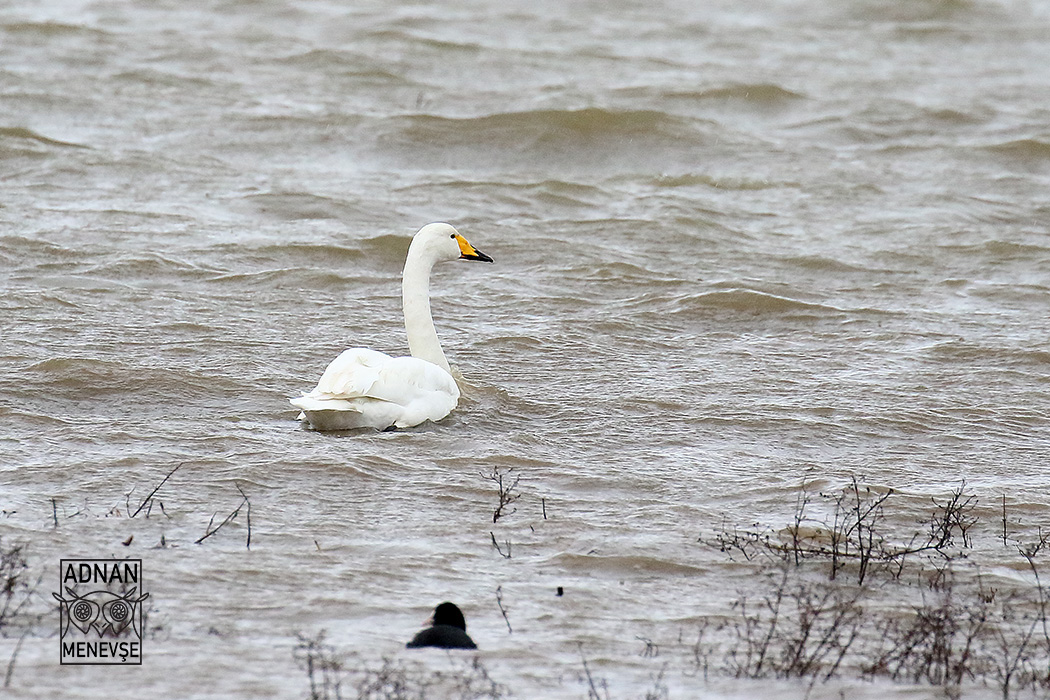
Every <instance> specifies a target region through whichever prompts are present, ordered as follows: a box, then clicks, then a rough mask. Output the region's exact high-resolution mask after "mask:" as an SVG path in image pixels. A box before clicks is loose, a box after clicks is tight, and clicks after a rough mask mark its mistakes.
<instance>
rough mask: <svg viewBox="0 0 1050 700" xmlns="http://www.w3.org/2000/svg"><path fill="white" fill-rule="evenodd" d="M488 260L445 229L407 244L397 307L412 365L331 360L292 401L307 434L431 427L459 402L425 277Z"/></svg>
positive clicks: (353, 354) (394, 360)
mask: <svg viewBox="0 0 1050 700" xmlns="http://www.w3.org/2000/svg"><path fill="white" fill-rule="evenodd" d="M457 258H462V259H464V260H481V261H484V262H492V258H490V257H489V256H487V255H485V254H484V253H482V252H481V251H479V250H477V249H475V248H474V246H472V245H471V244H470V243H468V242H467V239H465V238H463V236H461V235H460V234H459V232H458V231H456V229H454V228H453V227H452V226H450V225H448V224H443V223H436V224H427V225H426V226H424V227H423V228H421V229H419V232H418V233H416V235H415V236H414V237H413V238H412V244H411V245H410V246H409V248H408V257H407V258H406V260H405V269H404V272H402V274H401V306H402V309H403V310H404V314H405V330H406V331H407V332H408V348H409V351H410V352H411V353H412V355H411V357H391V356H390V355H386V354H384V353H381V352H377V351H375V350H369V349H367V348H350V349H349V350H344V351H343V353H342V354H340V355H339V357H337V358H335V359H334V360H332V363H331V364H329V365H328V368H327V369H326V370H325V371H324V374H322V375H321V379H320V381H319V382H317V387H316V388H315V389H314V390H313V391H311V392H310V393H308V394H303V395H302V396H300V397H299V398H297V399H291V403H292V405H293V406H295V407H297V408H300V409H302V413H301V414H299V419H300V420H305V421H307V422H309V424H310V427H312V428H313V429H314V430H352V429H354V428H375V429H376V430H386V429H388V428H410V427H412V426H414V425H419V424H420V423H422V422H424V421H428V420H430V421H438V420H441V419H442V418H444V417H445V416H447V415H448V414H449V413H450V412H451V411H452V409H454V408H455V407H456V404H457V403H458V402H459V386H457V384H456V380H455V379H454V378H453V376H452V374H451V371H450V369H449V366H448V360H446V359H445V353H444V352H442V351H441V343H440V342H439V341H438V337H437V331H435V330H434V319H433V318H432V316H431V314H430V271H431V269H432V268H433V267H434V263H436V262H441V261H443V260H455V259H457Z"/></svg>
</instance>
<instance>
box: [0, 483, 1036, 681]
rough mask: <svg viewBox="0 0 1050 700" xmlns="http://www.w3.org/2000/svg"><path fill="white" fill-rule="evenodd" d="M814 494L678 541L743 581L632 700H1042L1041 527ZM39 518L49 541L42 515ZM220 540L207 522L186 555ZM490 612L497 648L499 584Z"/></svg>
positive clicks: (381, 672)
mask: <svg viewBox="0 0 1050 700" xmlns="http://www.w3.org/2000/svg"><path fill="white" fill-rule="evenodd" d="M176 469H177V468H176ZM174 471H175V470H172V472H170V473H169V474H168V475H167V476H165V477H164V481H162V482H161V483H160V484H159V485H158V487H157V488H155V489H154V490H153V491H152V492H151V493H150V495H149V496H147V498H146V499H145V500H144V501H143V503H142V505H139V507H138V509H137V510H136V509H135V508H132V507H131V504H130V501H129V502H128V504H127V505H128V508H127V511H126V515H127V517H128V518H129V520H130V519H132V518H134V517H135V516H136V515H138V514H139V513H140V512H141V511H143V510H144V508H145V507H146V506H147V505H148V506H149V507H152V500H153V498H154V497H155V496H156V493H157V491H158V489H159V488H160V486H161V485H163V484H164V482H165V481H167V479H168V477H170V476H171V475H172V474H173V473H174ZM522 476H523V475H522V474H521V473H518V472H513V473H512V472H509V471H508V472H501V471H500V470H498V469H494V470H493V471H492V473H491V474H482V475H481V477H482V478H483V479H485V480H487V481H488V482H489V483H491V484H492V485H493V487H494V489H495V503H496V505H495V509H494V510H493V511H492V516H491V517H492V520H493V523H496V522H497V521H499V523H500V524H503V522H504V520H507V519H510V520H515V518H513V517H512V516H513V514H514V513H515V509H514V507H513V506H514V505H515V504H517V503H521V502H525V501H529V500H533V499H535V500H536V501H537V503H539V504H541V505H542V512H543V517H544V519H546V518H547V503H546V499H540V498H539V496H538V495H535V494H533V493H525V494H523V493H522V492H521V483H522V482H521V479H522ZM815 484H816V482H812V481H810V482H807V481H804V482H802V483H801V484H800V485H799V486H798V487H797V489H796V490H795V493H794V505H793V509H792V510H791V511H790V512H788V510H787V509H786V510H785V512H784V514H783V515H782V516H781V518H780V522H779V523H778V524H770V523H754V524H751V525H748V526H740V525H736V524H733V523H731V522H730V520H729V518H728V517H727V516H723V519H722V522H721V523H720V524H718V525H717V526H715V527H711V528H709V529H708V530H707V531H706V532H705V534H704V535H702V536H700V537H698V538H697V539H696V542H695V546H696V547H699V548H702V549H704V550H706V551H707V552H708V553H713V554H714V555H715V557H716V558H723V559H724V560H725V561H727V562H731V563H733V565H734V566H735V567H736V568H737V571H738V573H741V574H742V575H743V576H745V577H746V579H747V580H748V582H749V583H748V584H747V589H746V591H738V592H737V593H736V594H735V597H734V596H733V595H732V594H730V595H729V598H728V600H729V602H728V604H727V605H725V606H724V607H723V608H722V609H721V610H720V611H719V612H718V613H717V614H708V615H703V616H698V617H696V618H695V620H694V621H693V622H685V623H676V626H675V628H674V629H673V630H672V629H668V630H666V631H665V632H664V633H662V634H661V635H659V636H660V638H658V639H649V638H644V637H638V638H637V639H638V640H639V641H640V643H642V644H644V648H643V649H642V650H641V652H639V655H640V656H642V657H645V658H647V659H652V662H651V663H652V666H651V668H650V671H649V677H648V681H647V682H648V684H649V690H648V691H647V692H646V693H645V695H644V697H645V699H646V700H658V699H660V698H671V697H674V696H675V692H673V691H672V688H687V689H691V688H702V687H704V686H707V685H709V684H717V683H719V681H720V680H727V679H728V680H736V681H744V682H746V681H747V680H749V679H750V680H755V681H759V682H770V681H776V682H788V683H791V684H793V685H795V686H796V687H797V688H798V689H799V694H800V695H807V696H808V695H810V694H811V693H812V692H813V691H814V690H815V689H818V688H820V687H822V686H823V685H824V684H827V683H835V682H838V683H845V684H856V683H858V682H868V683H875V684H877V683H888V684H893V685H898V686H900V687H901V688H902V689H904V688H915V687H919V688H921V687H928V688H931V689H935V690H936V691H937V692H938V693H939V694H941V695H943V696H944V697H947V698H950V699H953V700H954V699H955V698H963V697H968V696H972V695H979V696H980V697H1000V698H1003V700H1011V698H1023V697H1047V696H1048V695H1050V570H1048V568H1047V566H1048V564H1047V560H1048V557H1050V530H1044V529H1043V528H1042V527H1041V526H1040V525H1038V524H1035V523H1028V522H1022V520H1021V518H1022V517H1028V516H1030V515H1031V513H1032V511H1031V508H1030V507H1029V506H1028V505H1025V504H1021V503H1014V502H1013V501H1012V500H1011V499H1010V498H1009V497H1008V496H1007V495H1005V494H996V495H991V496H988V495H985V496H982V497H979V496H978V494H977V493H976V492H974V491H973V490H972V489H970V488H968V486H967V484H966V483H965V482H962V483H960V484H959V485H958V486H957V487H956V488H954V489H952V490H950V491H948V492H946V493H943V494H941V495H939V496H925V497H923V496H919V495H916V494H914V493H904V492H900V491H895V490H893V489H888V488H878V487H874V486H869V485H866V484H865V483H864V480H863V479H862V478H860V477H857V476H850V477H848V479H847V480H845V481H839V482H837V484H832V483H831V482H828V481H822V482H821V484H822V486H821V487H820V488H818V487H817V486H816V485H815ZM238 491H239V495H240V497H241V503H240V506H238V507H237V508H236V509H235V510H234V511H233V512H232V513H231V514H230V515H229V516H228V517H227V518H226V520H225V521H224V522H223V523H222V525H226V524H229V523H230V522H231V521H233V520H241V518H239V517H238V516H239V515H244V518H243V520H244V522H243V523H239V528H240V529H241V530H244V531H246V534H247V537H248V539H246V541H245V547H246V548H250V546H251V545H250V542H251V541H250V527H251V525H250V520H248V517H249V516H248V515H247V513H248V512H249V511H248V510H245V511H244V513H241V510H242V507H244V508H247V509H250V508H251V506H250V504H249V502H248V497H247V496H246V495H245V494H244V492H243V491H242V490H240V489H239V487H238ZM125 500H129V499H125ZM982 501H983V502H982ZM51 505H52V510H54V503H52V504H51ZM785 506H786V507H787V508H790V506H787V504H785ZM161 512H162V513H164V514H165V515H166V513H165V512H164V511H163V507H162V506H161ZM78 514H80V513H79V512H78ZM111 514H113V511H110V512H109V513H108V514H107V516H108V515H111ZM52 515H55V514H54V513H52ZM148 516H149V513H148V511H147V517H148ZM769 520H773V521H776V520H777V518H776V517H775V516H771V517H770V518H769ZM54 521H55V526H56V527H57V526H58V519H57V515H55V517H54ZM213 521H214V517H213ZM222 525H220V526H219V527H214V523H209V525H208V527H207V528H206V530H205V532H206V535H205V537H202V538H201V540H203V539H205V538H206V537H207V536H208V535H209V534H215V533H216V532H217V531H218V530H219V529H220V528H221V527H222ZM526 527H530V528H531V526H529V525H526ZM707 533H709V534H707ZM487 534H489V535H490V538H491V540H492V544H493V547H494V549H496V552H497V554H499V555H500V556H501V557H502V558H503V559H509V558H510V555H511V541H510V538H509V536H507V539H505V540H504V541H503V543H502V544H501V543H499V542H498V541H497V540H496V535H495V533H494V532H492V531H490V532H488V533H487ZM235 536H236V535H235ZM129 541H130V538H129ZM198 542H200V540H198ZM159 546H165V544H164V543H163V542H162V543H161V545H159ZM30 563H31V562H30V552H29V551H28V549H27V547H26V546H25V545H24V544H21V543H18V542H13V541H12V540H11V539H10V538H5V539H3V540H0V636H3V637H6V638H8V639H11V638H16V639H17V640H18V641H17V644H16V645H15V646H14V650H13V653H12V654H10V656H9V658H4V659H0V669H2V671H0V675H2V677H3V684H4V685H5V686H6V685H9V684H10V681H11V677H12V673H13V671H14V669H15V666H16V663H17V657H18V653H19V650H20V648H21V646H22V642H23V641H24V640H25V638H26V637H27V636H29V635H33V634H35V633H34V631H33V630H34V629H36V628H37V626H38V624H39V622H40V620H41V619H43V617H44V615H45V614H48V613H50V611H42V610H39V609H36V608H39V607H40V606H39V605H37V606H34V605H31V601H32V599H33V593H34V591H35V590H36V589H37V588H38V587H39V585H40V583H41V581H40V580H35V581H34V580H33V579H32V578H31V575H30V572H31V571H32V570H33V568H32V567H31V566H30ZM700 583H701V584H702V581H701V582H700ZM493 605H494V606H496V608H498V611H497V612H498V613H499V614H500V615H502V616H503V618H504V620H505V621H506V622H507V633H508V634H512V633H513V630H512V628H511V621H510V619H509V617H508V616H507V608H506V607H505V606H504V595H503V591H502V588H501V587H497V589H496V591H495V595H494V598H493ZM650 634H651V631H650ZM652 636H653V637H654V638H655V637H656V635H652ZM588 653H589V650H588V649H586V648H585V647H584V645H583V644H579V645H578V647H577V650H576V655H577V656H578V659H577V660H576V661H574V662H573V663H574V666H575V669H576V672H575V676H576V682H578V684H579V688H578V690H579V693H580V694H581V696H582V695H585V696H586V697H587V698H588V700H618V699H619V698H623V697H627V696H625V695H623V691H622V689H621V690H619V691H618V690H617V689H616V688H615V687H612V688H611V687H610V686H611V685H612V684H610V683H609V682H608V681H607V679H606V678H604V677H603V675H602V665H601V664H599V663H596V661H595V657H591V659H590V660H589V658H588ZM293 655H294V659H295V661H296V663H297V664H298V666H299V667H300V668H301V669H302V670H303V672H304V673H305V675H306V680H307V682H308V686H307V687H306V688H305V689H304V695H305V696H306V697H309V698H310V699H311V700H342V699H344V698H347V699H348V698H357V699H358V700H362V699H369V700H371V699H380V698H383V699H387V698H390V699H399V698H425V697H436V698H444V697H452V698H477V699H480V698H507V697H515V696H517V692H516V688H515V687H514V685H513V684H512V683H510V682H509V679H501V678H500V677H499V676H500V673H499V672H498V671H490V669H489V667H488V666H487V665H486V662H485V660H484V654H477V655H469V656H466V655H463V656H458V657H457V658H455V659H453V658H451V657H450V659H449V664H450V665H449V666H448V668H447V669H444V670H442V671H440V672H434V671H433V670H432V669H427V668H426V667H425V666H424V665H423V664H421V663H420V662H419V661H418V660H416V659H411V658H382V659H375V658H369V657H366V656H365V655H363V654H360V653H353V652H343V651H341V650H339V649H337V648H335V647H334V646H332V645H331V644H329V643H328V642H327V641H326V634H325V631H324V630H321V631H314V632H312V633H300V634H299V639H298V644H297V646H296V647H295V650H294V654H293ZM647 663H648V662H647ZM565 682H566V683H571V682H572V680H571V679H569V680H566V681H565ZM631 697H633V696H631Z"/></svg>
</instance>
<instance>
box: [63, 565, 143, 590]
mask: <svg viewBox="0 0 1050 700" xmlns="http://www.w3.org/2000/svg"><path fill="white" fill-rule="evenodd" d="M138 582H139V565H138V562H134V563H132V562H93V563H89V562H85V561H82V562H79V563H74V562H70V563H68V564H66V570H65V571H63V572H62V583H63V584H67V585H68V584H70V583H94V584H106V585H108V584H111V583H138Z"/></svg>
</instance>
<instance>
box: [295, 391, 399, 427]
mask: <svg viewBox="0 0 1050 700" xmlns="http://www.w3.org/2000/svg"><path fill="white" fill-rule="evenodd" d="M289 403H291V404H292V405H293V406H295V407H296V408H298V409H301V410H302V413H300V414H299V418H298V420H305V421H307V422H308V423H309V424H310V427H311V428H313V429H314V430H356V429H358V428H374V429H375V430H385V429H386V428H388V427H390V425H392V424H393V423H394V421H395V420H396V419H397V415H398V414H399V412H400V411H399V409H398V407H396V406H394V405H392V404H389V403H387V402H386V401H380V400H378V399H370V398H367V397H358V398H353V399H342V398H338V397H334V396H316V395H311V394H304V395H302V396H300V397H299V398H297V399H289ZM365 404H369V408H368V410H365ZM383 406H385V407H386V408H388V409H389V410H388V411H384V410H382V407H383ZM377 409H379V410H377ZM388 413H389V415H387V414H388Z"/></svg>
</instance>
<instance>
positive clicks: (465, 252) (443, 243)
mask: <svg viewBox="0 0 1050 700" xmlns="http://www.w3.org/2000/svg"><path fill="white" fill-rule="evenodd" d="M411 249H416V250H418V251H419V253H421V254H423V255H426V256H428V257H429V258H430V259H432V260H433V261H435V262H438V261H441V260H456V259H459V258H462V259H463V260H480V261H482V262H492V258H490V257H489V256H487V255H485V254H484V253H482V252H481V251H480V250H478V249H477V248H475V247H474V246H472V245H471V244H470V243H468V242H467V239H466V238H464V237H463V236H461V235H460V234H459V231H457V230H456V229H454V228H453V227H452V226H450V225H448V224H442V223H438V224H427V225H426V226H424V227H423V228H421V229H419V232H418V233H416V235H415V237H413V238H412V246H411ZM411 249H410V252H411Z"/></svg>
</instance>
